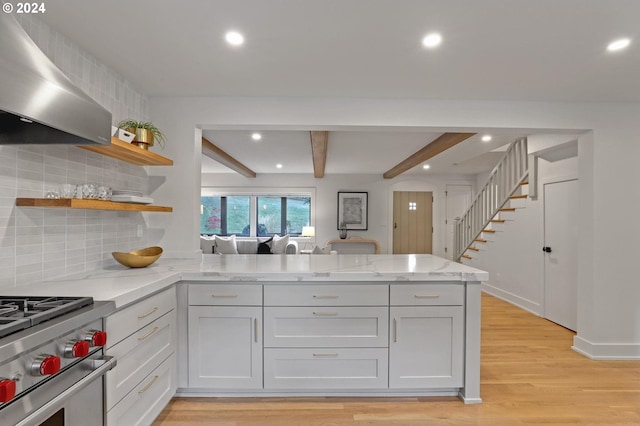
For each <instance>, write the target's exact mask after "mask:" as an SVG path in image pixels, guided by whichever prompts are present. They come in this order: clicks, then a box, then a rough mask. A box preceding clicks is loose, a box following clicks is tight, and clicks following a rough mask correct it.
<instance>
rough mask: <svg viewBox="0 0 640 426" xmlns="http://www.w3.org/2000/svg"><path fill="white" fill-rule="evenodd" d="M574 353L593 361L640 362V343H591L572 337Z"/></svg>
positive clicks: (578, 337)
mask: <svg viewBox="0 0 640 426" xmlns="http://www.w3.org/2000/svg"><path fill="white" fill-rule="evenodd" d="M571 349H573V350H574V351H576V352H578V353H579V354H581V355H584V356H586V357H587V358H589V359H593V360H599V361H602V360H640V343H593V342H590V341H588V340H586V339H583V338H582V337H580V336H574V337H573V346H572V347H571Z"/></svg>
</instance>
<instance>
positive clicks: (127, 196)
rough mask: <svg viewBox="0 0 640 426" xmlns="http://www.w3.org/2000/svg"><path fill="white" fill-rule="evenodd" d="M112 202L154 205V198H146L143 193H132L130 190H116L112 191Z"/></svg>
mask: <svg viewBox="0 0 640 426" xmlns="http://www.w3.org/2000/svg"><path fill="white" fill-rule="evenodd" d="M111 194H112V195H111V201H115V202H118V203H133V204H152V203H153V198H151V197H145V196H144V195H143V194H142V192H141V191H130V190H128V189H114V190H113V191H111Z"/></svg>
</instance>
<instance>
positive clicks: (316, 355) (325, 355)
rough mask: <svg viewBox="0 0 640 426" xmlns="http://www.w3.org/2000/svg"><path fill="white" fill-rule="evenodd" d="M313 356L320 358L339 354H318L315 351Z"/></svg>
mask: <svg viewBox="0 0 640 426" xmlns="http://www.w3.org/2000/svg"><path fill="white" fill-rule="evenodd" d="M313 356H315V357H318V358H322V357H325V358H335V357H337V356H338V354H316V353H314V354H313Z"/></svg>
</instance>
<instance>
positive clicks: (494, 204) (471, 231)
mask: <svg viewBox="0 0 640 426" xmlns="http://www.w3.org/2000/svg"><path fill="white" fill-rule="evenodd" d="M528 173H529V168H528V152H527V138H521V139H518V140H516V141H515V142H513V143H512V144H511V145H510V146H509V149H507V152H505V154H504V156H503V157H502V159H501V160H500V162H499V163H498V165H497V166H496V167H495V168H494V169H493V171H492V172H491V174H490V175H489V178H488V179H487V183H486V184H485V186H484V187H483V188H482V189H481V190H480V192H479V193H478V195H477V197H476V198H475V200H473V203H471V206H470V207H469V209H468V210H467V212H466V213H465V214H464V215H463V216H462V217H461V219H460V220H459V221H458V222H457V223H456V225H455V235H454V259H456V260H458V261H459V260H460V257H461V256H462V255H463V254H464V252H465V251H467V249H468V248H469V247H470V246H471V245H472V244H473V241H474V240H475V239H476V238H478V237H479V236H480V234H481V233H482V231H483V230H484V229H485V228H486V227H487V225H489V222H490V221H491V219H493V218H494V217H495V216H496V214H497V213H498V211H499V210H500V209H501V208H502V207H503V206H504V205H505V204H506V203H507V202H508V201H509V197H510V196H511V195H513V193H514V192H515V191H516V190H517V189H518V187H519V186H520V183H521V182H522V181H523V180H524V179H525V178H526V177H527V174H528Z"/></svg>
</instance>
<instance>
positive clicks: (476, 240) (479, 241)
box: [473, 238, 487, 243]
mask: <svg viewBox="0 0 640 426" xmlns="http://www.w3.org/2000/svg"><path fill="white" fill-rule="evenodd" d="M473 241H475V242H477V243H486V242H487V240H485V239H484V238H476V239H475V240H473Z"/></svg>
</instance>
